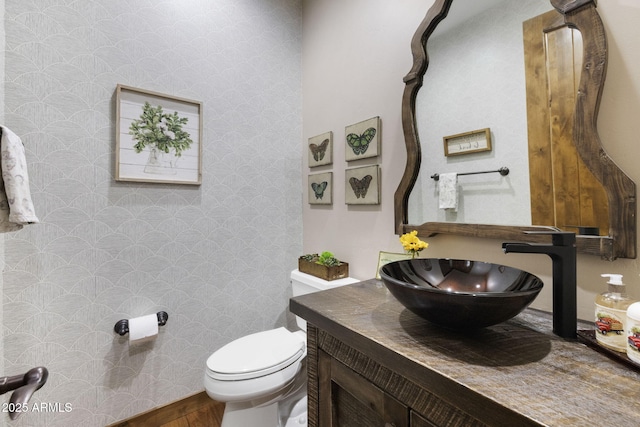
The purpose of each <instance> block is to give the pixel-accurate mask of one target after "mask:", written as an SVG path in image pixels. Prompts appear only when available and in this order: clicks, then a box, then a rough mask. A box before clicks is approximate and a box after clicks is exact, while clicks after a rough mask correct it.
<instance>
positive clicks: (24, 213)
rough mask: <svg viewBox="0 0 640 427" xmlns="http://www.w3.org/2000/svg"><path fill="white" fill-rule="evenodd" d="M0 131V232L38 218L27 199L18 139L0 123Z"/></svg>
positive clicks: (25, 178)
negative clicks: (0, 173)
mask: <svg viewBox="0 0 640 427" xmlns="http://www.w3.org/2000/svg"><path fill="white" fill-rule="evenodd" d="M0 132H2V136H0V170H1V171H2V179H1V180H0V232H5V231H15V230H20V229H21V228H22V227H23V226H24V225H25V224H33V223H36V222H39V221H38V217H36V214H35V211H34V209H33V202H32V201H31V192H30V190H29V174H28V172H27V159H26V157H25V153H24V145H22V140H21V139H20V137H18V135H16V134H15V133H13V132H12V131H11V130H10V129H9V128H7V127H5V126H0Z"/></svg>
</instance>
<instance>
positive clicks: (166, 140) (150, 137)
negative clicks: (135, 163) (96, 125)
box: [129, 102, 193, 157]
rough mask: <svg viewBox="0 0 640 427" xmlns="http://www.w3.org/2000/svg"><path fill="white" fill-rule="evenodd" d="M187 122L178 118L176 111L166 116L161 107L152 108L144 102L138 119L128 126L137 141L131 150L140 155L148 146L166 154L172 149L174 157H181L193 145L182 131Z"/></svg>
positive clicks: (185, 119)
mask: <svg viewBox="0 0 640 427" xmlns="http://www.w3.org/2000/svg"><path fill="white" fill-rule="evenodd" d="M188 121H189V119H188V118H187V117H180V116H178V112H177V111H175V112H174V113H173V114H167V113H165V112H164V111H163V110H162V106H161V105H158V106H157V107H153V106H152V105H151V104H150V103H148V102H145V103H144V106H143V107H142V114H141V115H140V118H139V119H138V120H134V121H133V122H132V123H131V126H129V134H130V135H131V136H133V139H134V140H135V141H137V142H136V144H135V145H134V146H133V148H134V149H135V150H136V153H140V152H142V151H143V150H144V149H145V148H146V147H147V146H148V147H150V148H157V149H158V150H160V151H162V152H164V153H167V154H168V153H170V151H171V150H172V149H173V150H174V151H175V154H174V155H175V156H176V157H181V156H182V152H183V151H185V150H188V149H189V148H190V147H191V144H192V143H193V140H192V139H191V137H190V135H189V133H188V132H185V131H184V130H183V129H182V127H183V126H184V125H185V124H187V122H188Z"/></svg>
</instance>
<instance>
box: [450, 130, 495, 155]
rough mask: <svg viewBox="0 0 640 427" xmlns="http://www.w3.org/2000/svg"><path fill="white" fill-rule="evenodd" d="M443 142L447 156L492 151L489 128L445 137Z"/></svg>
mask: <svg viewBox="0 0 640 427" xmlns="http://www.w3.org/2000/svg"><path fill="white" fill-rule="evenodd" d="M443 140H444V155H445V156H458V155H461V154H469V153H477V152H480V151H491V130H490V129H489V128H486V129H478V130H472V131H471V132H464V133H459V134H457V135H451V136H445V137H444V138H443Z"/></svg>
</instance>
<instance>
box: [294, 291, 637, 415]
mask: <svg viewBox="0 0 640 427" xmlns="http://www.w3.org/2000/svg"><path fill="white" fill-rule="evenodd" d="M290 309H291V312H293V313H294V314H296V315H298V316H301V317H303V318H304V319H306V320H307V322H308V326H307V328H308V332H307V349H308V354H307V364H308V374H309V379H308V396H309V426H310V427H328V426H334V427H335V426H364V425H366V426H385V427H386V426H396V427H401V426H413V427H416V426H418V427H423V426H430V427H433V426H447V427H450V426H465V427H467V426H485V425H488V426H606V425H620V426H622V425H640V374H639V373H638V372H637V371H635V370H633V369H630V368H628V367H625V366H623V365H621V364H618V363H617V362H614V361H612V360H610V359H609V358H607V357H606V356H603V355H601V354H600V353H598V352H596V351H594V350H593V349H590V348H588V347H586V346H585V345H583V344H581V343H579V342H578V341H572V340H565V339H562V338H559V337H557V336H555V335H553V334H552V333H551V316H550V315H548V314H547V313H543V312H540V311H537V310H532V309H527V310H525V311H524V312H523V313H521V314H520V315H518V316H516V317H515V318H513V319H512V320H510V321H508V322H505V323H502V324H499V325H496V326H493V327H489V328H485V329H481V330H478V331H475V332H469V333H461V332H452V331H449V330H446V329H443V328H441V327H437V326H435V325H433V324H430V323H429V322H427V321H426V320H424V319H422V318H420V317H418V316H416V315H414V314H413V313H411V312H410V311H408V310H406V309H405V308H404V306H402V305H401V304H400V303H399V302H398V301H396V300H395V298H394V297H393V296H392V295H391V294H390V293H389V292H388V290H387V289H386V287H385V286H384V284H383V283H382V281H380V280H375V279H372V280H367V281H363V282H359V283H356V284H353V285H349V286H344V287H339V288H335V289H332V290H328V291H324V292H319V293H315V294H310V295H303V296H300V297H296V298H293V299H291V301H290Z"/></svg>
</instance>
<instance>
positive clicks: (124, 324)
mask: <svg viewBox="0 0 640 427" xmlns="http://www.w3.org/2000/svg"><path fill="white" fill-rule="evenodd" d="M156 316H158V326H164V325H166V324H167V320H169V315H168V314H167V312H166V311H159V312H157V313H156ZM113 330H114V331H115V332H116V333H117V334H118V335H120V336H121V337H123V336H125V335H126V334H128V333H129V319H121V320H118V321H117V322H116V324H115V326H114V327H113Z"/></svg>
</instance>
